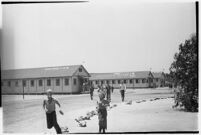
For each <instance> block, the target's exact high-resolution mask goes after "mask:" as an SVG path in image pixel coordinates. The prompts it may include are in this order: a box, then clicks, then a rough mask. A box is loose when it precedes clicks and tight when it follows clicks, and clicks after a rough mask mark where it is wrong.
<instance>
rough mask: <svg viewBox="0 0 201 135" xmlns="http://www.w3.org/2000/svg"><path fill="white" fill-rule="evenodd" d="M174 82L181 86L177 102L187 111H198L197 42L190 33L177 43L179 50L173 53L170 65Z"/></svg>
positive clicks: (194, 36)
mask: <svg viewBox="0 0 201 135" xmlns="http://www.w3.org/2000/svg"><path fill="white" fill-rule="evenodd" d="M170 75H171V77H172V79H173V81H174V83H175V84H176V85H177V86H178V85H179V86H180V87H181V91H180V97H181V98H180V99H179V102H181V103H182V105H183V106H184V107H185V109H186V110H187V111H198V42H197V37H196V35H192V36H191V38H190V39H189V40H186V41H185V43H184V44H180V45H179V52H178V53H176V54H175V55H174V61H173V63H172V64H171V67H170Z"/></svg>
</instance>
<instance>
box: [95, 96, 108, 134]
mask: <svg viewBox="0 0 201 135" xmlns="http://www.w3.org/2000/svg"><path fill="white" fill-rule="evenodd" d="M104 98H105V94H104V93H103V92H100V93H99V99H100V100H99V101H98V102H97V112H98V120H99V123H98V124H99V133H101V131H103V133H105V130H106V129H107V106H109V102H108V101H107V100H105V99H104Z"/></svg>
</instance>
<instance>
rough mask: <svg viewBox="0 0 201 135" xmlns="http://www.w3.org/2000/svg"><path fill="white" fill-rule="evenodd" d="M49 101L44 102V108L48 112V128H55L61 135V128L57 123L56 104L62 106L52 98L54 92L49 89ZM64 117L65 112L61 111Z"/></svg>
mask: <svg viewBox="0 0 201 135" xmlns="http://www.w3.org/2000/svg"><path fill="white" fill-rule="evenodd" d="M47 97H48V99H47V100H44V101H43V108H44V110H45V112H46V118H47V128H48V129H50V128H52V127H54V128H55V130H56V132H57V134H61V133H62V132H61V128H60V127H59V125H58V123H57V117H56V104H57V105H58V106H59V107H61V106H60V104H59V102H58V101H57V100H56V99H54V98H52V90H51V89H48V90H47ZM59 112H60V113H61V114H62V115H63V112H62V111H61V110H60V111H59Z"/></svg>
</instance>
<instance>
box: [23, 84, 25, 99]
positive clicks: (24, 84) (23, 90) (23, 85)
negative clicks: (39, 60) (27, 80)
mask: <svg viewBox="0 0 201 135" xmlns="http://www.w3.org/2000/svg"><path fill="white" fill-rule="evenodd" d="M24 85H25V84H24V80H22V87H23V100H24Z"/></svg>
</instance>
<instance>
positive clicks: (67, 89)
mask: <svg viewBox="0 0 201 135" xmlns="http://www.w3.org/2000/svg"><path fill="white" fill-rule="evenodd" d="M121 81H123V82H124V83H125V84H126V86H127V88H152V87H163V86H165V74H164V73H163V72H160V73H152V72H150V71H137V72H117V73H91V74H89V73H88V72H87V70H86V69H85V68H84V67H83V66H82V65H73V66H58V67H44V68H30V69H16V70H2V71H1V89H2V91H1V92H2V94H22V93H24V94H42V93H44V92H45V91H46V90H47V89H49V88H50V89H52V90H53V92H54V93H58V94H59V93H60V94H73V93H81V92H84V91H88V88H87V87H88V86H89V85H88V84H90V83H91V84H93V85H94V86H95V87H96V88H97V86H98V85H99V84H106V83H109V84H110V85H111V86H113V87H114V88H119V85H120V83H121Z"/></svg>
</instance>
